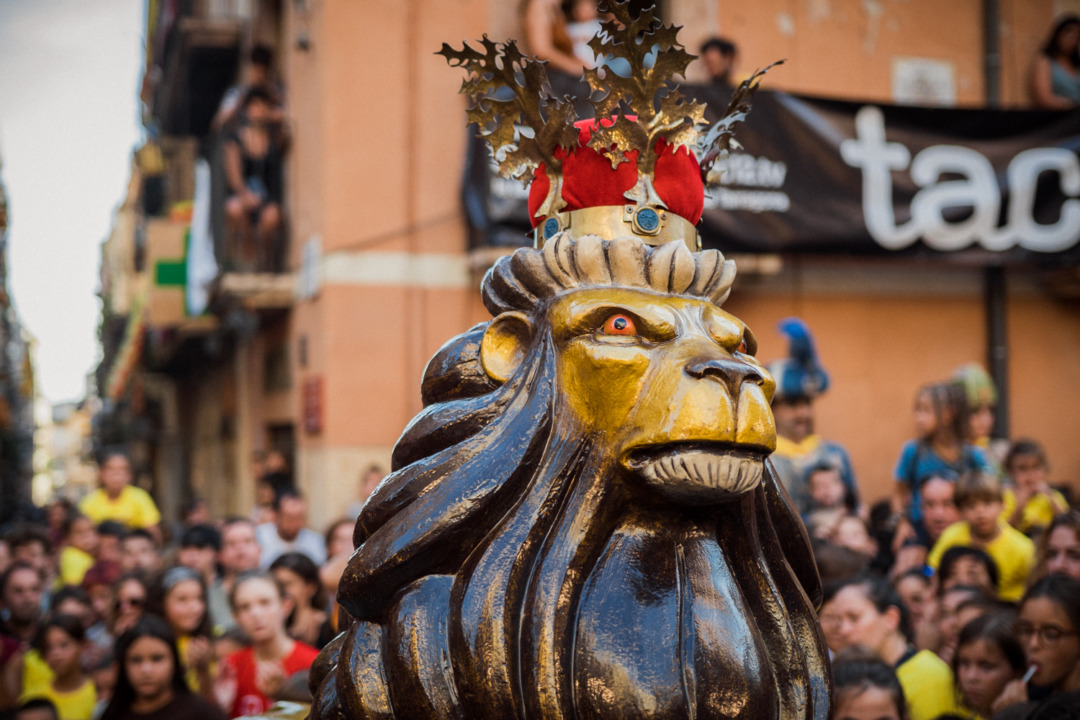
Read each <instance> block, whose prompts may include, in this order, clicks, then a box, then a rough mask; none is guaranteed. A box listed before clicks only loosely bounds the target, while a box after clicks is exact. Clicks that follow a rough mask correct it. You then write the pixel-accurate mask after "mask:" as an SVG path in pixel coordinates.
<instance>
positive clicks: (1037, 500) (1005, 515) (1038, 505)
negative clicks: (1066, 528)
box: [1001, 489, 1069, 534]
mask: <svg viewBox="0 0 1080 720" xmlns="http://www.w3.org/2000/svg"><path fill="white" fill-rule="evenodd" d="M1050 494H1051V495H1052V496H1053V498H1054V499H1053V501H1051V500H1050V498H1048V497H1047V496H1046V495H1043V494H1042V493H1039V494H1038V495H1034V496H1032V498H1031V499H1030V500H1028V501H1027V505H1024V514H1023V515H1021V516H1020V524H1019V525H1018V526H1017V528H1016V529H1017V530H1019V531H1020V532H1022V533H1029V534H1030V533H1031V531H1032V530H1035V529H1036V528H1046V527H1047V526H1049V525H1050V523H1051V522H1052V521H1053V520H1054V517H1056V516H1057V513H1056V512H1055V511H1054V505H1055V504H1057V506H1058V507H1069V503H1068V501H1067V500H1065V496H1064V495H1062V494H1061V493H1059V492H1058V491H1057V490H1053V489H1051V490H1050ZM1015 510H1016V493H1014V492H1013V491H1012V490H1006V491H1005V502H1004V509H1003V510H1002V511H1001V519H1002V520H1004V521H1005V522H1009V518H1010V517H1012V514H1013V512H1014V511H1015Z"/></svg>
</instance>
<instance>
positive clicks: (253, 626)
mask: <svg viewBox="0 0 1080 720" xmlns="http://www.w3.org/2000/svg"><path fill="white" fill-rule="evenodd" d="M231 599H232V607H233V615H234V616H235V617H236V622H237V623H238V624H239V625H240V627H241V628H242V629H243V630H244V632H246V633H247V634H248V636H249V637H250V638H251V643H252V644H251V646H250V647H247V648H244V649H243V650H241V651H239V652H236V653H233V654H232V655H229V656H228V657H226V658H225V659H224V660H223V661H222V663H221V674H220V675H219V677H218V682H217V686H216V695H217V699H218V703H219V704H220V705H221V707H222V708H223V709H228V712H229V716H230V717H239V716H241V715H258V714H261V713H264V712H266V710H267V709H269V707H270V706H271V705H272V704H273V700H272V698H274V697H276V696H277V695H278V694H279V693H280V692H281V691H282V690H283V689H284V688H285V687H286V684H287V683H288V682H289V681H290V680H291V679H292V678H293V677H294V676H296V675H297V674H299V673H304V674H306V673H307V670H308V669H309V668H310V667H311V664H312V663H313V662H314V661H315V657H316V656H317V655H318V654H319V651H318V650H316V649H315V648H313V647H311V646H309V645H305V644H304V643H302V642H300V641H299V640H294V639H292V638H291V637H289V634H288V632H286V629H285V622H286V620H287V618H288V616H289V613H290V611H291V610H292V606H293V601H292V598H290V597H289V596H288V595H287V594H286V593H285V591H284V589H283V588H282V587H281V585H280V584H279V583H278V581H277V580H275V579H274V576H273V575H271V574H270V573H266V572H250V573H244V574H243V575H241V576H240V577H239V578H237V580H236V584H235V585H234V586H233V591H232V598H231Z"/></svg>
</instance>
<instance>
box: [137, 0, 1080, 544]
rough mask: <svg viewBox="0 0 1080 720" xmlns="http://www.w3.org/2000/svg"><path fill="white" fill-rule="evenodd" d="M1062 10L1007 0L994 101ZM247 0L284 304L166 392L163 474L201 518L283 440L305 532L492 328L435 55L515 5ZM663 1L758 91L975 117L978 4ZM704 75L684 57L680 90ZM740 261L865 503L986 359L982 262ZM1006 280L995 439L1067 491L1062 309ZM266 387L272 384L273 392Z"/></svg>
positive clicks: (1072, 349) (1073, 308)
mask: <svg viewBox="0 0 1080 720" xmlns="http://www.w3.org/2000/svg"><path fill="white" fill-rule="evenodd" d="M1078 4H1080V3H1069V2H1060V1H1057V2H1055V1H1054V0H1000V2H999V3H998V5H999V17H1000V37H999V40H1000V50H1001V73H1000V87H1001V91H1000V99H1001V103H1002V104H1003V105H1005V106H1023V105H1024V104H1026V103H1027V91H1026V73H1027V68H1028V64H1029V63H1030V60H1031V57H1032V55H1033V53H1034V52H1035V51H1036V49H1037V48H1038V46H1039V45H1040V44H1041V42H1042V41H1043V39H1044V35H1045V33H1046V32H1047V30H1048V28H1049V27H1050V25H1051V23H1052V21H1053V19H1054V17H1055V15H1056V14H1057V13H1059V12H1062V11H1065V10H1069V9H1076V6H1077V5H1078ZM206 5H207V6H208V7H209V6H210V5H213V3H209V2H208V3H206ZM253 5H255V8H254V10H253V12H252V13H251V15H250V16H248V17H245V18H242V22H241V24H240V28H241V30H240V34H239V36H238V37H239V41H238V42H239V47H243V46H247V45H250V44H251V43H253V42H257V41H258V42H265V43H269V44H271V45H272V46H273V47H274V48H275V50H276V53H277V56H276V65H277V69H278V71H279V74H280V77H281V80H282V81H283V86H284V88H285V94H286V96H287V116H288V121H289V125H290V129H291V133H292V146H291V148H290V150H289V154H288V165H287V173H286V189H287V201H286V214H287V217H288V223H287V225H288V254H287V262H286V267H285V271H286V272H285V273H283V274H282V275H281V277H280V278H278V280H277V281H276V282H278V287H291V288H293V292H292V295H291V297H290V298H288V299H287V300H282V301H280V302H276V303H270V305H269V306H266V305H264V306H258V307H257V305H258V303H255V304H249V306H248V307H249V310H250V311H251V312H253V313H255V315H256V316H257V317H258V318H259V322H258V328H257V329H256V330H254V331H253V332H251V333H249V335H248V336H246V337H244V338H242V339H239V340H235V341H234V342H232V343H231V344H230V345H229V347H230V348H231V350H230V351H229V352H226V353H225V354H224V355H222V356H221V357H220V358H219V359H218V360H215V363H216V364H213V363H211V364H208V365H204V366H203V372H202V373H195V372H186V371H185V372H183V373H174V374H173V375H171V376H170V378H171V379H170V382H172V383H173V385H172V388H173V389H172V390H171V391H170V392H173V393H174V394H175V395H176V396H177V398H178V399H177V403H178V406H179V409H178V410H177V413H176V417H177V420H176V424H175V427H174V433H175V434H177V435H180V436H183V435H185V434H186V435H192V434H193V433H194V434H198V433H200V432H201V435H200V436H199V437H198V438H188V439H186V440H185V441H184V442H183V443H181V444H182V445H183V447H184V448H185V449H184V451H183V452H184V453H186V458H187V459H186V461H185V463H184V464H183V467H184V468H185V472H186V474H187V475H188V477H187V478H177V479H178V480H183V481H185V482H188V483H190V484H191V485H192V488H193V490H192V492H195V493H198V494H203V495H206V496H208V497H210V498H211V501H212V503H213V505H214V506H215V507H216V509H217V511H218V512H219V513H225V512H246V511H247V509H248V508H249V507H250V505H251V502H252V500H253V498H254V492H255V488H254V482H255V478H254V473H255V472H256V469H255V468H254V467H253V465H252V463H251V458H252V456H253V454H254V453H257V452H259V451H266V450H270V449H273V448H274V447H275V446H281V447H283V448H284V449H286V450H287V454H288V455H289V456H290V459H291V462H292V464H293V466H294V470H295V474H296V478H297V481H298V485H299V486H300V488H301V489H302V490H303V491H304V493H305V494H306V495H307V496H308V497H309V499H310V501H311V523H312V525H313V526H314V527H323V526H325V525H326V524H328V523H329V522H330V521H331V520H333V519H335V518H336V517H337V516H338V515H340V514H341V512H342V510H343V508H344V507H345V506H346V505H347V504H348V503H349V502H351V501H352V500H353V499H355V497H356V495H357V491H358V486H359V483H360V476H361V474H362V473H363V471H364V470H365V469H366V468H367V467H368V466H370V465H371V464H378V465H380V466H381V467H382V468H383V469H389V466H390V456H391V452H392V448H393V445H394V442H395V440H396V439H397V437H398V436H399V435H400V433H401V431H402V429H403V428H404V427H405V425H406V424H407V423H408V421H409V420H410V419H411V418H412V416H413V415H414V414H415V413H416V412H417V411H419V410H420V408H421V404H420V392H419V387H420V379H421V377H422V374H423V370H424V367H425V364H426V363H427V361H428V359H429V358H430V357H431V355H432V354H433V353H434V352H435V351H436V350H437V349H438V347H439V346H440V345H441V344H442V343H443V342H444V341H446V340H447V339H449V338H450V337H452V336H453V335H455V334H457V333H459V332H462V331H463V330H465V329H467V328H469V327H471V326H472V325H473V324H475V323H477V322H482V321H484V320H486V319H487V318H488V316H487V313H486V311H485V310H484V308H483V306H482V304H481V302H480V297H479V292H478V288H479V278H480V277H481V275H482V272H483V271H484V270H485V269H486V267H488V266H489V265H490V263H491V261H492V258H493V257H494V256H495V255H497V254H498V253H497V251H496V252H489V251H486V250H483V249H482V250H479V251H478V250H474V251H471V252H470V251H469V249H468V243H467V228H466V225H465V218H464V213H463V210H462V207H461V199H460V197H461V195H460V192H461V177H462V172H463V166H464V156H465V144H466V137H467V135H466V129H465V127H464V108H465V102H464V99H463V98H461V97H460V96H459V95H458V94H457V90H458V87H459V86H460V83H461V77H460V72H459V71H458V70H456V69H451V68H448V67H447V65H446V63H445V61H444V60H443V58H442V57H439V56H436V55H435V54H434V52H435V51H436V50H438V49H439V48H440V47H441V44H442V43H443V42H450V43H452V44H459V43H460V42H461V41H462V40H469V41H472V40H475V39H478V38H479V37H480V36H481V35H483V34H485V33H486V34H488V35H489V36H490V37H492V38H493V39H502V38H508V37H513V36H517V37H522V36H523V33H522V31H521V27H520V15H521V7H520V5H521V4H520V3H508V2H498V1H497V0H407V1H402V2H392V3H385V2H384V3H376V2H373V1H371V0H362V1H357V0H324V1H323V2H315V1H313V0H307V1H306V2H305V1H304V0H301V1H299V2H281V3H258V2H256V3H253ZM660 5H661V9H662V13H663V15H664V17H665V18H666V19H668V20H669V21H672V22H675V23H676V24H680V25H684V26H685V30H684V32H683V35H682V36H681V38H682V40H683V41H684V43H685V44H686V45H687V47H688V48H689V49H691V50H692V51H696V48H697V46H698V45H699V44H700V43H701V42H702V41H703V40H704V39H706V38H707V37H709V36H711V35H717V34H722V35H724V36H727V37H730V38H732V39H733V40H735V41H736V42H737V43H738V45H739V47H740V64H739V74H742V75H745V74H746V73H747V72H748V71H750V70H752V69H753V68H756V67H760V66H763V65H766V64H768V63H770V62H772V61H774V60H776V59H779V58H784V59H786V63H785V64H784V65H783V66H781V67H779V68H776V69H774V70H773V71H771V72H770V73H769V74H768V76H767V79H766V81H765V86H766V87H768V88H770V89H776V90H784V91H790V92H796V93H805V94H815V95H821V96H826V97H835V98H841V99H848V100H867V101H873V102H892V101H894V100H895V99H896V98H897V97H898V95H899V94H901V93H903V92H906V91H907V90H905V87H906V88H908V89H910V85H911V81H910V76H909V79H908V81H906V83H907V84H906V85H905V81H904V80H903V77H901V76H902V75H903V72H902V71H903V69H904V68H905V67H906V68H908V69H910V68H912V67H914V68H915V69H916V70H918V69H919V68H923V67H928V68H929V69H928V70H925V72H926V73H927V82H930V83H938V84H939V85H938V86H935V87H936V88H938V89H940V88H944V92H946V93H947V92H948V91H949V87H951V88H952V102H954V103H955V104H957V105H961V106H982V105H984V104H985V96H986V82H985V77H984V70H983V68H984V52H983V49H984V43H983V30H982V28H983V3H980V2H976V1H975V0H964V1H963V2H949V3H942V2H934V1H932V0H872V1H870V2H866V1H859V0H800V1H799V2H791V1H790V0H759V1H758V2H754V3H743V2H728V1H727V0H666V1H665V2H662V3H660ZM203 11H204V12H209V10H207V9H206V8H203ZM911 60H915V61H927V62H925V63H923V64H922V65H920V64H919V62H915V63H911V62H908V61H911ZM898 68H899V69H898ZM700 73H701V69H700V68H698V67H697V66H696V65H692V66H691V68H690V70H689V72H688V79H690V80H694V79H697V78H699V77H700ZM950 83H951V85H950ZM916 84H917V83H916ZM935 91H937V90H935ZM749 122H751V123H752V122H753V115H751V117H750V120H749ZM721 249H723V248H722V247H721ZM488 250H490V249H488ZM738 261H739V259H738V258H737V262H738ZM744 267H745V268H746V270H745V271H744V272H743V273H742V274H741V275H740V277H739V279H738V280H737V281H736V284H735V288H734V291H733V293H732V295H731V298H730V300H729V301H728V302H727V304H726V306H725V307H726V309H728V310H729V311H731V312H733V313H734V314H736V315H738V316H739V317H741V318H742V319H744V320H745V321H747V322H748V324H749V325H750V326H751V327H752V328H753V329H754V331H755V333H756V334H757V336H758V338H759V341H760V352H759V357H761V358H762V359H763V360H765V361H768V360H771V359H774V358H777V357H779V356H781V355H782V354H784V353H785V352H786V347H785V345H784V343H783V341H782V338H781V337H780V335H779V334H778V332H777V330H776V325H777V322H778V321H779V320H780V319H782V318H784V317H787V316H790V315H798V316H799V317H801V318H803V319H804V320H805V321H806V322H807V323H808V324H809V326H810V327H811V329H812V330H813V331H814V333H815V336H816V339H817V343H818V348H819V352H820V354H821V356H822V360H823V362H824V365H825V367H826V368H827V369H828V371H829V372H830V374H831V376H832V381H833V382H832V388H831V389H830V391H829V392H828V394H827V395H825V396H824V397H823V398H821V399H820V400H819V401H818V404H817V409H818V412H817V429H818V431H819V432H821V433H822V434H823V435H825V436H827V437H829V438H831V439H836V440H839V441H841V442H843V443H844V444H846V445H847V447H848V448H849V450H850V452H851V455H852V459H853V461H854V464H855V469H856V473H857V475H858V477H859V479H860V482H861V484H862V486H863V488H864V495H865V496H866V497H867V498H869V499H877V498H880V497H883V496H884V495H886V494H887V493H888V492H889V490H890V487H891V474H892V468H893V464H894V463H895V460H896V457H897V454H898V453H899V448H900V446H901V444H902V443H903V442H904V441H905V440H906V439H908V438H909V436H910V435H911V433H912V422H911V406H912V403H913V399H914V394H915V391H916V389H917V388H918V387H919V386H920V385H921V384H923V383H926V382H930V381H934V380H940V379H945V378H947V377H948V376H949V375H950V374H951V373H952V371H953V370H954V369H955V368H956V367H958V366H960V365H962V364H964V363H966V362H970V361H972V360H976V361H980V362H984V363H985V361H986V356H987V308H986V297H985V295H986V290H985V286H984V275H985V272H984V269H983V267H982V266H976V265H974V264H969V263H966V262H965V261H964V259H963V258H962V257H958V258H957V259H955V260H953V259H948V258H946V259H940V260H936V261H920V260H911V259H907V260H900V259H892V258H887V257H886V258H865V257H863V258H859V257H850V258H837V257H823V256H816V257H815V256H799V257H795V256H792V257H788V256H775V257H770V258H768V261H767V262H760V261H759V260H758V259H755V258H746V259H745V265H744ZM1004 273H1005V280H1006V288H1007V292H1006V301H1005V303H1006V305H1005V307H1006V313H1005V322H1006V328H1007V333H1008V335H1007V339H1008V362H1009V375H1008V379H1009V397H1008V400H1009V406H1010V416H1009V421H1010V426H1011V432H1012V434H1013V435H1014V436H1030V437H1034V438H1036V439H1038V440H1040V441H1041V442H1043V443H1044V444H1045V445H1046V447H1047V451H1048V454H1049V457H1050V459H1051V462H1052V463H1053V477H1054V478H1055V479H1056V480H1060V481H1070V480H1077V479H1080V446H1077V444H1076V443H1075V442H1074V441H1073V440H1072V437H1071V436H1072V430H1073V428H1074V427H1076V426H1077V424H1078V421H1080V410H1077V408H1076V406H1075V403H1073V402H1072V399H1071V396H1072V394H1073V389H1075V388H1080V303H1077V302H1076V299H1075V296H1073V297H1070V296H1069V295H1068V292H1067V290H1065V289H1063V288H1062V287H1061V286H1060V285H1053V286H1048V285H1047V283H1046V278H1045V277H1044V276H1042V275H1040V274H1039V273H1038V272H1037V271H1035V270H1034V269H1031V268H1026V267H1023V266H1009V267H1007V268H1005V271H1004ZM282 283H284V284H282ZM218 288H219V290H218V292H219V293H220V292H222V291H221V290H220V288H221V284H220V283H219V285H218ZM244 297H246V298H247V300H250V295H247V296H244ZM220 322H222V321H220V319H219V327H220ZM268 374H269V375H280V376H281V377H280V378H279V380H278V381H273V382H268ZM155 377H160V373H159V374H157V375H155ZM271 380H272V378H271ZM184 418H187V420H185V419H184ZM222 427H225V428H228V432H224V433H223V432H221V431H219V430H218V429H219V428H222ZM197 431H198V432H197ZM158 467H160V463H159V466H158ZM163 472H164V470H163ZM1077 489H1078V490H1080V484H1078V485H1077Z"/></svg>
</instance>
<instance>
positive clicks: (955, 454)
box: [893, 383, 994, 538]
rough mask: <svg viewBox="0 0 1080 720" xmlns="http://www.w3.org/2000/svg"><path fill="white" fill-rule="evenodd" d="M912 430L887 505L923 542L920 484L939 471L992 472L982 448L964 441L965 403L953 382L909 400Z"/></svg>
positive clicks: (925, 388)
mask: <svg viewBox="0 0 1080 720" xmlns="http://www.w3.org/2000/svg"><path fill="white" fill-rule="evenodd" d="M915 432H916V434H917V437H916V439H914V440H909V441H908V442H907V443H905V444H904V447H903V449H902V450H901V452H900V459H899V460H898V461H897V463H896V470H895V473H894V477H895V479H896V485H895V491H894V495H893V503H894V506H895V510H896V511H898V512H903V511H905V510H906V513H907V519H908V520H909V522H910V523H911V525H912V527H913V528H914V529H915V532H916V534H917V536H918V537H920V538H924V537H925V536H926V527H925V522H924V516H923V502H922V487H923V484H924V483H925V482H926V481H927V480H928V479H930V478H932V477H935V476H940V475H941V474H942V473H952V474H953V476H958V475H963V474H965V473H967V472H970V471H979V472H984V473H988V474H992V473H994V468H993V465H992V464H991V463H990V461H989V460H988V459H987V457H986V455H985V453H983V451H982V450H980V449H979V448H977V447H975V446H974V445H971V444H969V443H968V442H967V441H966V438H967V434H968V421H967V401H966V400H965V398H964V392H963V390H961V389H960V388H959V387H958V386H957V385H955V384H952V383H938V384H935V385H927V386H925V387H923V388H921V389H920V390H919V392H918V393H917V394H916V396H915Z"/></svg>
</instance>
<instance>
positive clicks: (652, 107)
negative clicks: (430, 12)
mask: <svg viewBox="0 0 1080 720" xmlns="http://www.w3.org/2000/svg"><path fill="white" fill-rule="evenodd" d="M599 10H600V11H601V12H603V13H609V14H610V19H608V20H606V21H604V22H603V23H602V24H601V28H600V31H599V32H598V33H597V35H596V36H595V37H594V38H593V39H592V40H590V41H589V47H590V48H591V49H592V51H593V53H594V55H595V57H596V58H597V59H598V62H597V67H596V68H593V69H587V70H586V71H585V80H586V81H587V82H588V83H589V87H590V89H591V93H590V96H589V98H588V101H589V104H590V105H592V108H593V110H594V112H595V117H597V118H605V119H611V120H612V121H611V122H610V124H609V123H608V122H605V123H603V124H602V125H601V124H597V126H596V127H595V128H594V129H593V131H592V136H591V137H590V139H589V142H588V146H589V147H590V148H592V149H593V150H595V151H596V152H597V153H600V154H601V155H602V156H604V157H606V158H607V159H608V160H610V161H611V166H612V168H616V167H618V165H619V164H620V163H623V162H628V161H629V159H628V158H627V153H628V152H630V151H633V150H637V151H638V152H637V170H638V180H637V183H636V184H635V185H634V186H633V187H632V188H631V189H630V190H629V191H627V192H626V198H627V199H628V200H632V201H634V202H635V203H637V204H638V205H649V206H653V207H656V208H666V205H665V204H664V201H663V200H662V199H661V198H660V197H659V196H658V195H657V193H656V189H655V188H654V187H653V171H654V168H655V165H656V159H657V156H656V153H655V152H653V149H654V148H655V147H656V144H657V142H658V141H659V140H660V139H663V140H664V141H665V142H666V143H667V149H668V151H670V152H672V153H674V152H677V151H678V150H679V149H680V148H684V147H685V148H688V149H689V150H690V151H691V152H693V153H694V156H695V157H696V158H697V160H698V163H699V165H700V167H701V171H702V176H703V177H705V176H706V175H707V174H708V171H709V169H710V168H711V167H712V166H713V164H715V162H716V161H717V159H719V158H720V157H722V156H723V155H725V154H726V153H727V152H728V150H729V148H730V147H732V145H733V144H734V139H733V127H734V125H735V124H736V123H738V122H740V121H741V120H743V119H744V118H745V117H746V115H747V113H748V112H749V111H750V98H751V96H752V95H753V91H754V90H755V89H756V88H757V83H758V80H759V79H760V77H761V76H762V75H763V74H764V73H765V71H766V70H768V69H769V68H770V67H772V65H770V66H768V67H766V68H764V69H763V70H758V71H756V72H754V73H753V75H751V76H750V77H749V78H747V79H746V80H745V81H744V82H743V83H742V84H741V85H740V86H739V87H738V88H737V89H736V90H735V93H734V95H733V96H732V99H731V102H730V104H729V105H728V108H727V111H726V112H725V114H724V116H723V117H722V118H721V119H720V120H719V121H717V122H716V123H713V124H712V125H711V127H710V126H709V122H708V121H707V120H706V119H705V106H704V105H703V104H701V103H698V102H696V101H695V100H692V99H688V98H685V97H684V96H683V95H682V94H681V93H680V92H679V91H678V89H677V86H676V85H674V83H673V78H674V77H675V76H676V75H682V74H683V73H684V72H685V71H686V68H687V66H688V65H689V64H690V61H692V60H694V59H695V57H696V56H694V55H691V54H689V53H687V52H686V50H685V49H684V48H683V46H682V45H680V44H679V42H678V39H677V35H678V32H679V30H681V29H682V28H681V27H678V26H674V25H666V24H664V23H663V22H661V20H660V19H659V18H657V17H656V14H655V7H650V8H648V9H646V10H643V11H642V12H641V13H640V14H639V15H638V17H636V18H633V17H631V16H630V7H629V4H628V2H624V1H619V2H614V3H613V2H610V1H609V0H604V1H603V2H601V3H600V7H599ZM481 50H482V51H481ZM438 54H439V55H442V56H444V57H445V58H446V60H447V62H448V63H450V65H452V66H454V67H463V68H464V69H465V71H466V78H465V80H464V82H463V83H462V86H461V90H460V92H461V93H463V94H465V95H467V96H468V97H469V99H470V107H469V111H468V117H469V122H470V123H475V124H476V125H477V127H478V128H479V133H478V134H479V136H480V137H482V138H484V139H485V140H487V141H488V143H489V144H490V146H491V151H492V153H493V155H494V157H495V159H496V161H497V162H498V164H499V173H500V174H501V175H503V176H504V177H509V178H514V179H517V180H520V181H521V182H522V183H524V184H526V185H528V184H529V183H530V182H531V181H532V179H533V171H534V170H535V169H536V168H538V167H539V166H540V165H541V164H543V165H544V170H545V173H546V174H547V176H548V179H549V180H550V189H549V190H548V194H547V197H546V198H545V200H544V202H543V203H542V204H541V206H540V208H539V209H538V211H537V213H536V216H537V217H547V216H552V215H555V214H557V213H559V211H560V210H562V209H563V208H564V207H565V206H566V202H565V201H564V200H563V198H562V172H561V170H562V161H561V159H560V158H559V157H558V156H557V155H556V153H555V151H556V149H557V148H563V149H566V150H569V149H572V148H577V147H578V129H577V128H576V127H575V126H574V123H575V122H577V121H578V120H579V118H578V117H577V113H576V111H575V109H574V104H573V98H571V97H569V96H566V97H563V98H557V97H555V96H554V95H553V93H552V91H551V86H550V85H549V84H548V78H547V71H546V69H545V67H544V66H545V65H546V63H545V62H544V61H541V60H538V59H536V58H534V57H526V56H525V55H524V54H522V53H521V51H520V50H519V49H518V47H517V43H516V42H515V41H513V40H510V41H508V42H505V43H495V42H492V41H491V40H489V39H488V37H487V36H486V35H485V36H484V37H483V39H482V40H481V49H480V50H477V49H474V48H472V47H471V46H469V45H468V43H465V44H464V45H463V47H462V49H461V50H455V49H454V48H452V47H450V46H449V45H448V44H446V43H443V47H442V50H440V51H439V52H438ZM615 59H622V60H624V61H625V62H626V64H628V65H629V67H630V70H631V72H630V74H629V75H628V76H626V77H623V76H622V75H620V74H617V73H616V72H614V71H613V70H612V69H611V62H612V61H613V60H615ZM780 62H783V61H780ZM773 64H774V65H775V64H778V63H773Z"/></svg>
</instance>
